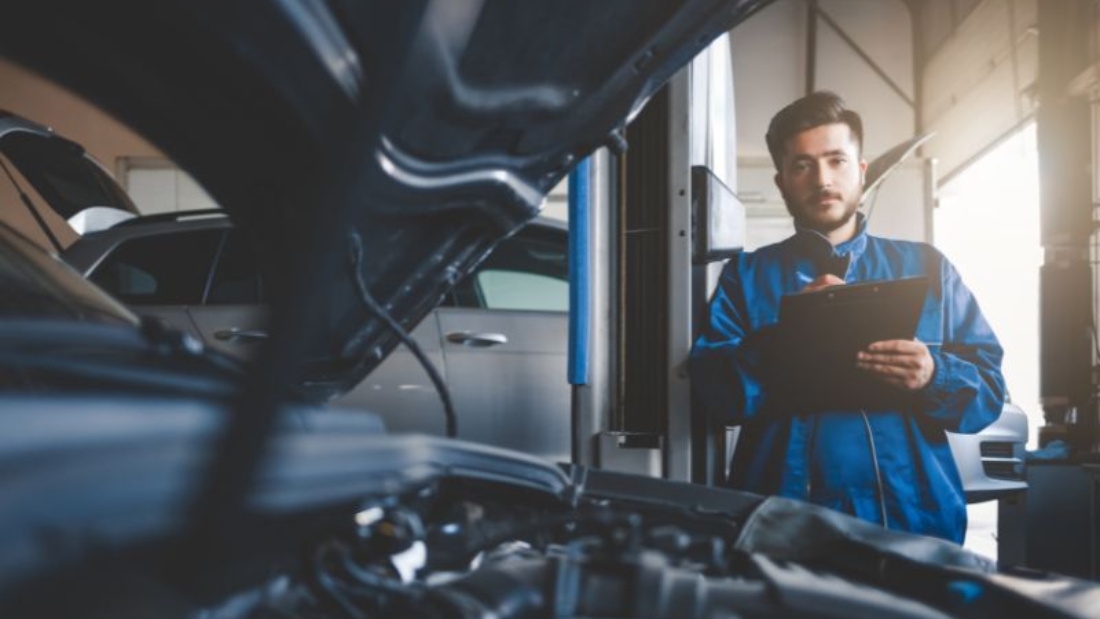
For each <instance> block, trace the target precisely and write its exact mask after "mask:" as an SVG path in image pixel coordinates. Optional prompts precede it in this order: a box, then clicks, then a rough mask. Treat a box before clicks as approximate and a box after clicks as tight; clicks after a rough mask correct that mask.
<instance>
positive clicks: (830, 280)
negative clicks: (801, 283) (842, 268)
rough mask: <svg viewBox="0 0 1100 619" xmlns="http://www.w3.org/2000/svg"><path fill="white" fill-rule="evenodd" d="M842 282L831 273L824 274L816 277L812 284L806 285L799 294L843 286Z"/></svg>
mask: <svg viewBox="0 0 1100 619" xmlns="http://www.w3.org/2000/svg"><path fill="white" fill-rule="evenodd" d="M843 285H844V280H842V279H840V278H839V277H837V276H836V275H833V274H832V273H826V274H824V275H818V276H817V277H816V278H815V279H814V280H813V281H812V282H810V283H808V284H806V287H805V288H803V289H802V290H800V291H799V292H813V291H815V290H821V289H822V288H830V287H832V286H843Z"/></svg>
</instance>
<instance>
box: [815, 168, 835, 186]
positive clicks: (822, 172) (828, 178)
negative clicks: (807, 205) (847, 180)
mask: <svg viewBox="0 0 1100 619" xmlns="http://www.w3.org/2000/svg"><path fill="white" fill-rule="evenodd" d="M814 181H815V184H816V185H817V186H818V188H825V187H831V186H832V184H833V174H832V172H831V171H830V170H829V166H824V165H818V166H814Z"/></svg>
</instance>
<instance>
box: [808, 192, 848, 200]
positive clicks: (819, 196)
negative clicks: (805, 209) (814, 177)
mask: <svg viewBox="0 0 1100 619" xmlns="http://www.w3.org/2000/svg"><path fill="white" fill-rule="evenodd" d="M826 198H828V199H830V200H840V199H842V198H843V196H841V195H840V194H839V193H837V192H835V191H815V192H814V193H813V194H812V195H811V196H810V199H811V200H824V199H826Z"/></svg>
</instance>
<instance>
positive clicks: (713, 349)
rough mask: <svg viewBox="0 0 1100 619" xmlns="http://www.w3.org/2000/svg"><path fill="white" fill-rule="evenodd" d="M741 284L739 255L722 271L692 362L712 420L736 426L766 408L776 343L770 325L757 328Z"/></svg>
mask: <svg viewBox="0 0 1100 619" xmlns="http://www.w3.org/2000/svg"><path fill="white" fill-rule="evenodd" d="M741 286H742V284H741V278H740V276H739V274H738V269H737V258H736V257H735V258H733V259H731V260H730V261H729V262H728V263H727V264H726V266H725V268H723V270H722V276H721V278H720V279H719V281H718V287H717V289H716V290H715V293H714V297H713V298H712V300H711V302H710V316H709V318H708V320H707V322H706V324H705V326H704V328H703V332H702V334H701V335H700V336H699V339H697V340H696V341H695V345H694V346H693V347H692V350H691V358H690V360H689V370H690V373H691V384H692V389H693V391H694V392H695V395H696V401H697V402H699V403H701V405H702V406H703V408H704V409H705V410H706V412H707V414H708V415H709V416H710V417H711V418H713V419H716V420H719V421H721V422H724V423H727V424H731V425H736V424H739V423H742V422H744V421H746V420H747V419H749V418H751V417H753V416H755V415H757V414H759V413H760V411H761V410H762V409H763V408H764V406H765V400H766V398H765V393H766V391H765V389H764V382H765V381H764V372H765V366H766V365H767V363H768V361H767V359H766V357H767V355H768V352H769V346H771V345H772V342H771V340H772V339H774V338H773V337H771V336H772V334H773V331H774V330H773V329H771V328H769V327H765V328H763V329H760V330H759V331H756V332H754V331H753V330H752V324H751V322H750V320H749V316H748V311H747V308H746V307H745V299H744V293H743V292H742V287H741Z"/></svg>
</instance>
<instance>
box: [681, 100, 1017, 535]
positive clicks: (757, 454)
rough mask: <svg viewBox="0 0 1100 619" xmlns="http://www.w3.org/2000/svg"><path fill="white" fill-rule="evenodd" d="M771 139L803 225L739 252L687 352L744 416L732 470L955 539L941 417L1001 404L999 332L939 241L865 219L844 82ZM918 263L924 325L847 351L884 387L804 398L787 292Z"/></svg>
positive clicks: (960, 498)
mask: <svg viewBox="0 0 1100 619" xmlns="http://www.w3.org/2000/svg"><path fill="white" fill-rule="evenodd" d="M767 142H768V149H769V151H770V153H771V156H772V159H773V161H774V162H775V167H776V174H775V183H776V185H777V186H778V187H779V189H780V191H781V193H782V195H783V199H784V201H785V202H786V204H787V210H788V211H789V212H790V214H791V216H792V217H793V218H794V224H795V228H796V232H795V234H794V236H792V237H790V238H788V239H786V240H785V241H782V242H780V243H777V244H774V245H770V246H767V247H764V248H761V249H759V250H757V251H755V252H749V253H744V254H741V255H739V256H736V257H735V258H733V259H732V260H730V261H729V263H728V264H727V265H726V266H725V268H724V270H723V272H722V276H721V279H720V281H719V284H718V289H717V290H716V291H715V294H714V298H713V299H712V301H711V306H710V320H709V322H708V324H707V325H706V327H705V329H704V331H703V334H702V335H701V336H700V337H699V340H698V341H697V342H696V343H695V347H694V349H693V351H692V359H691V375H692V381H693V385H694V388H695V390H696V393H697V395H698V396H699V399H700V401H702V402H703V404H704V407H705V408H706V410H707V412H708V414H710V415H712V416H714V417H716V418H718V419H721V420H723V421H725V422H727V423H730V424H740V425H742V432H741V437H740V439H739V440H738V444H737V449H736V453H735V454H734V458H733V462H732V463H731V470H730V483H731V485H732V486H734V487H737V488H741V489H745V490H749V491H752V492H757V493H761V494H777V495H781V496H786V497H792V498H797V499H802V500H806V501H810V502H813V503H817V504H819V505H824V506H827V507H830V508H833V509H836V510H839V511H842V512H846V513H849V514H853V515H855V516H857V517H859V518H862V519H864V520H868V521H871V522H876V523H880V524H883V525H884V526H886V527H889V528H891V529H898V530H903V531H910V532H914V533H920V534H926V535H934V536H938V537H942V538H945V539H949V540H953V541H956V542H961V541H962V539H963V536H964V534H965V532H966V502H965V498H964V495H963V489H962V483H961V481H960V479H959V474H958V471H957V470H956V468H955V463H954V460H953V458H952V455H951V450H950V448H949V446H948V443H947V437H946V436H945V435H944V431H945V430H950V431H952V432H964V433H973V432H978V431H980V430H981V429H982V428H984V427H985V426H987V425H988V424H990V423H992V422H993V421H994V420H995V419H996V418H997V416H998V415H999V414H1000V410H1001V406H1002V404H1003V402H1004V379H1003V378H1002V376H1001V371H1000V364H1001V356H1002V353H1001V347H1000V345H999V343H998V342H997V338H996V337H995V336H994V334H993V332H992V330H991V329H990V327H989V325H988V324H986V321H985V319H984V318H983V317H982V314H981V311H980V310H979V308H978V305H977V302H976V301H975V300H974V297H973V296H972V294H971V293H970V291H969V290H968V289H967V288H966V286H964V285H963V283H962V281H961V279H960V278H959V275H958V273H957V272H956V271H955V269H954V267H953V266H952V265H951V264H950V263H949V262H948V261H947V259H946V258H945V257H944V256H943V255H942V254H940V253H939V252H938V251H937V250H935V249H934V248H932V247H931V246H929V245H926V244H923V243H913V242H906V241H895V240H887V239H882V238H878V237H874V236H871V235H869V234H867V232H866V221H865V220H864V217H863V215H862V214H861V213H858V212H857V207H858V205H859V201H860V197H861V195H862V191H863V179H864V174H865V172H866V170H867V163H866V161H864V160H863V159H862V157H861V155H862V146H863V127H862V122H861V120H860V118H859V115H858V114H856V113H855V112H853V111H851V110H848V109H846V108H845V107H844V102H843V101H842V100H841V99H840V98H839V97H837V96H836V95H835V94H833V93H830V92H817V93H814V94H811V95H809V96H807V97H804V98H802V99H799V100H798V101H795V102H794V103H792V104H790V105H789V106H787V107H786V108H784V109H783V110H781V111H780V112H779V113H778V114H776V115H775V117H774V118H773V119H772V121H771V124H770V126H769V127H768V134H767ZM921 275H923V276H927V277H928V278H929V281H930V286H929V292H928V298H926V300H925V304H924V309H923V313H922V315H921V318H920V322H919V325H918V327H917V334H916V335H917V337H916V339H913V340H891V341H882V342H876V343H873V344H871V345H870V346H868V347H867V348H866V349H865V350H863V351H861V352H859V353H858V354H857V355H856V358H853V359H851V360H850V363H851V365H852V366H854V367H851V368H849V369H848V371H849V372H850V373H851V374H853V375H856V376H857V377H859V378H860V379H861V380H864V381H865V382H868V384H870V385H873V386H875V387H876V388H877V391H879V392H883V393H885V394H886V397H878V398H872V397H870V396H869V395H868V397H867V401H866V402H849V403H848V404H839V405H838V404H836V403H835V402H814V401H809V400H812V399H813V398H812V397H811V396H807V395H806V393H804V391H805V388H804V386H805V385H806V384H809V381H801V380H798V379H797V377H794V376H791V373H790V370H789V368H790V367H791V366H790V362H791V361H792V360H793V361H797V360H798V357H799V355H798V351H797V350H790V349H780V348H778V347H777V346H778V345H777V343H776V342H777V339H778V338H776V337H775V332H776V328H775V326H774V325H775V323H776V319H777V313H778V309H779V302H780V299H781V298H782V297H783V295H788V294H793V293H797V292H804V291H811V290H817V289H821V288H825V287H829V286H837V285H841V284H844V283H846V282H847V283H851V282H858V281H865V280H883V279H897V278H902V277H911V276H921ZM795 365H797V364H795ZM835 369H836V368H826V367H822V368H820V372H821V373H823V374H825V373H830V372H833V371H834V370H835ZM868 379H870V380H868ZM800 387H803V389H802V390H801V391H800ZM875 390H876V389H868V390H864V391H860V390H857V395H856V396H854V397H856V398H859V397H862V395H860V394H864V393H869V392H871V391H875Z"/></svg>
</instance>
